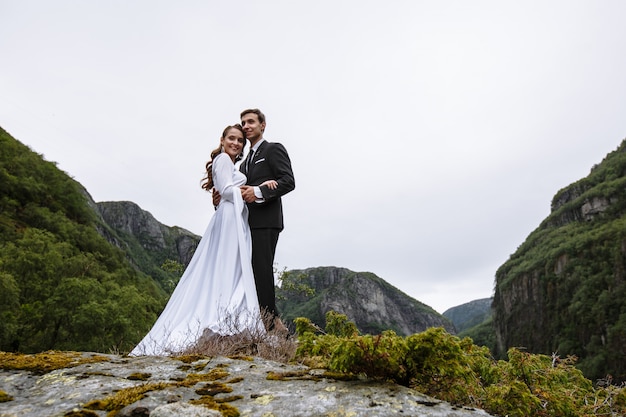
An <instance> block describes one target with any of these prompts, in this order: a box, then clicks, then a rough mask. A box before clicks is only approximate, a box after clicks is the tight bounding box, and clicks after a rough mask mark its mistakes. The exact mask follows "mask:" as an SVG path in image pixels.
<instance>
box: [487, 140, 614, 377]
mask: <svg viewBox="0 0 626 417" xmlns="http://www.w3.org/2000/svg"><path fill="white" fill-rule="evenodd" d="M624 300H626V141H625V142H623V143H622V144H621V145H620V146H619V147H618V148H617V150H615V151H614V152H611V153H610V154H608V155H607V157H606V158H605V159H604V160H603V161H602V162H601V163H600V164H598V165H595V166H594V167H593V168H592V170H591V172H590V174H589V175H588V176H587V177H585V178H583V179H581V180H579V181H577V182H575V183H574V184H571V185H569V186H567V187H565V188H564V189H562V190H560V191H559V192H558V193H557V194H556V195H555V196H554V198H553V200H552V204H551V213H550V215H549V216H548V217H547V218H546V219H545V220H544V221H543V222H542V223H541V224H540V225H539V227H538V228H537V229H536V230H534V231H533V232H532V233H531V234H530V235H529V236H528V238H527V239H526V240H525V242H524V243H523V244H522V245H521V246H520V247H519V248H518V249H517V251H516V252H515V253H514V254H513V255H511V257H510V258H509V260H507V262H505V263H504V264H503V265H502V266H501V267H500V268H499V269H498V271H497V272H496V286H495V294H494V302H493V306H494V324H495V329H496V337H497V344H498V350H499V353H500V354H504V352H506V350H507V349H508V348H509V347H512V346H524V347H526V348H527V349H528V350H530V351H532V352H536V353H546V354H551V353H552V352H557V353H558V354H559V355H561V356H566V355H575V356H577V357H578V358H580V362H579V363H580V365H579V366H580V368H581V369H582V370H583V371H584V372H585V374H586V376H587V377H589V378H590V379H597V378H601V377H604V376H605V375H607V374H611V375H612V377H613V378H616V379H618V380H625V379H626V361H624V357H625V355H626V353H625V352H624V346H626V303H625V302H624Z"/></svg>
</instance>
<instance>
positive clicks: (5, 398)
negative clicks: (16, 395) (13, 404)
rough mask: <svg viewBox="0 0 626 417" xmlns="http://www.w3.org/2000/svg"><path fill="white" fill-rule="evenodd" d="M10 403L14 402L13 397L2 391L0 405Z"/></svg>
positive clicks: (0, 392) (0, 391)
mask: <svg viewBox="0 0 626 417" xmlns="http://www.w3.org/2000/svg"><path fill="white" fill-rule="evenodd" d="M9 401H13V397H11V396H10V395H9V394H7V393H6V392H4V391H2V390H0V403H6V402H9Z"/></svg>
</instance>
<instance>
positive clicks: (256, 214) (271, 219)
mask: <svg viewBox="0 0 626 417" xmlns="http://www.w3.org/2000/svg"><path fill="white" fill-rule="evenodd" d="M240 170H241V172H243V173H244V174H245V175H246V177H247V178H248V180H247V182H246V184H247V185H259V184H261V183H262V182H264V181H267V180H276V181H278V187H277V188H276V189H275V190H271V189H270V188H269V187H268V186H262V187H261V192H262V193H263V198H264V199H265V201H264V202H263V203H248V212H249V215H248V223H249V224H250V228H251V229H258V228H276V229H279V230H282V229H283V206H282V201H281V197H282V196H283V195H285V194H287V193H288V192H290V191H291V190H293V189H294V188H295V187H296V183H295V180H294V177H293V171H292V169H291V160H290V159H289V155H288V154H287V150H286V149H285V147H284V146H283V145H281V144H280V143H276V142H268V141H267V140H265V141H263V142H262V143H261V145H259V149H257V151H256V153H255V154H254V156H253V158H252V161H250V166H249V169H248V170H246V159H244V160H243V162H242V163H241V167H240Z"/></svg>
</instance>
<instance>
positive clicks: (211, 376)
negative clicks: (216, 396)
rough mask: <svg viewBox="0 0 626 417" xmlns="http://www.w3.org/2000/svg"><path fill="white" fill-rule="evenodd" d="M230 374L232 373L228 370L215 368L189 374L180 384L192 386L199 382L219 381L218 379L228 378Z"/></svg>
mask: <svg viewBox="0 0 626 417" xmlns="http://www.w3.org/2000/svg"><path fill="white" fill-rule="evenodd" d="M228 375H230V374H229V373H228V372H227V371H225V370H223V369H216V368H215V369H211V370H210V371H209V372H207V373H205V374H189V375H187V377H186V378H185V379H184V380H182V381H181V382H179V383H178V385H180V386H183V387H191V386H194V385H196V384H197V383H198V382H206V381H217V380H218V379H223V378H226V377H227V376H228Z"/></svg>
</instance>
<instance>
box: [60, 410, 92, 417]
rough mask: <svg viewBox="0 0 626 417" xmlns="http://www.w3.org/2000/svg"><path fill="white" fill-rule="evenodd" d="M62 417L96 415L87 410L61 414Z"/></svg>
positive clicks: (90, 416)
mask: <svg viewBox="0 0 626 417" xmlns="http://www.w3.org/2000/svg"><path fill="white" fill-rule="evenodd" d="M63 417H98V414H96V413H94V412H93V411H89V410H77V411H70V412H69V413H65V414H63Z"/></svg>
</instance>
